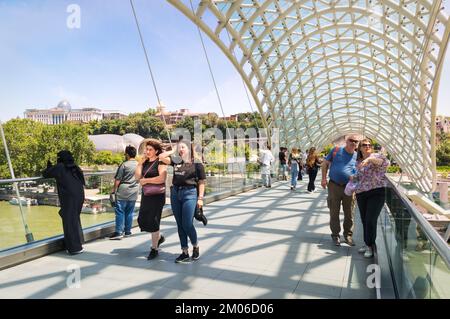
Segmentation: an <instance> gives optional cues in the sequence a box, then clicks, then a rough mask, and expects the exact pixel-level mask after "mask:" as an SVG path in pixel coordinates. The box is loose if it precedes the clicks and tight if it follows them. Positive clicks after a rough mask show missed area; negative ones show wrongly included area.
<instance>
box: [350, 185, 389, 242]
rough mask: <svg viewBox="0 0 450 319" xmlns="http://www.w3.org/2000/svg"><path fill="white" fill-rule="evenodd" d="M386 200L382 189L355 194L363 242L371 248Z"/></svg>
mask: <svg viewBox="0 0 450 319" xmlns="http://www.w3.org/2000/svg"><path fill="white" fill-rule="evenodd" d="M385 199H386V191H385V189H384V187H381V188H375V189H371V190H369V191H367V192H362V193H359V194H356V200H357V201H358V207H359V213H360V214H361V221H362V224H363V231H364V242H365V243H366V245H367V246H373V245H374V244H375V239H376V238H377V220H378V216H379V215H380V212H381V209H382V208H383V205H384V201H385Z"/></svg>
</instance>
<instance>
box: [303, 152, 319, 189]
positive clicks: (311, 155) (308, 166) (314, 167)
mask: <svg viewBox="0 0 450 319" xmlns="http://www.w3.org/2000/svg"><path fill="white" fill-rule="evenodd" d="M320 164H321V163H320V159H319V156H318V155H317V153H316V148H315V147H311V148H310V149H309V152H308V157H307V158H306V163H305V170H306V173H307V174H308V176H309V183H308V192H310V193H312V192H314V191H315V189H316V186H315V185H314V182H315V180H316V177H317V172H318V171H319V167H320Z"/></svg>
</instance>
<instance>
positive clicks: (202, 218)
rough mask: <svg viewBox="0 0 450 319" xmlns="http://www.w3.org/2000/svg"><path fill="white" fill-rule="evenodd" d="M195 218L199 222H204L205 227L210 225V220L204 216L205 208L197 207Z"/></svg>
mask: <svg viewBox="0 0 450 319" xmlns="http://www.w3.org/2000/svg"><path fill="white" fill-rule="evenodd" d="M194 218H195V219H196V220H198V221H199V222H202V223H203V225H204V226H206V225H207V224H208V219H207V218H206V216H205V215H204V214H203V207H202V208H199V207H198V206H196V207H195V213H194Z"/></svg>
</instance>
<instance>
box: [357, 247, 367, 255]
mask: <svg viewBox="0 0 450 319" xmlns="http://www.w3.org/2000/svg"><path fill="white" fill-rule="evenodd" d="M366 250H367V246H366V245H364V246H362V247H361V248H360V249H358V253H360V254H364V253H365V252H366Z"/></svg>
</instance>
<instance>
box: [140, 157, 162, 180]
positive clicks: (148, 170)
mask: <svg viewBox="0 0 450 319" xmlns="http://www.w3.org/2000/svg"><path fill="white" fill-rule="evenodd" d="M157 162H158V160H155V161H154V162H153V164H152V165H150V167H149V168H148V169H147V171H146V172H145V173H144V174H143V175H142V178H144V177H145V175H147V173H148V172H150V170H151V169H152V167H153V166H154V165H155V164H156V163H157Z"/></svg>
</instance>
